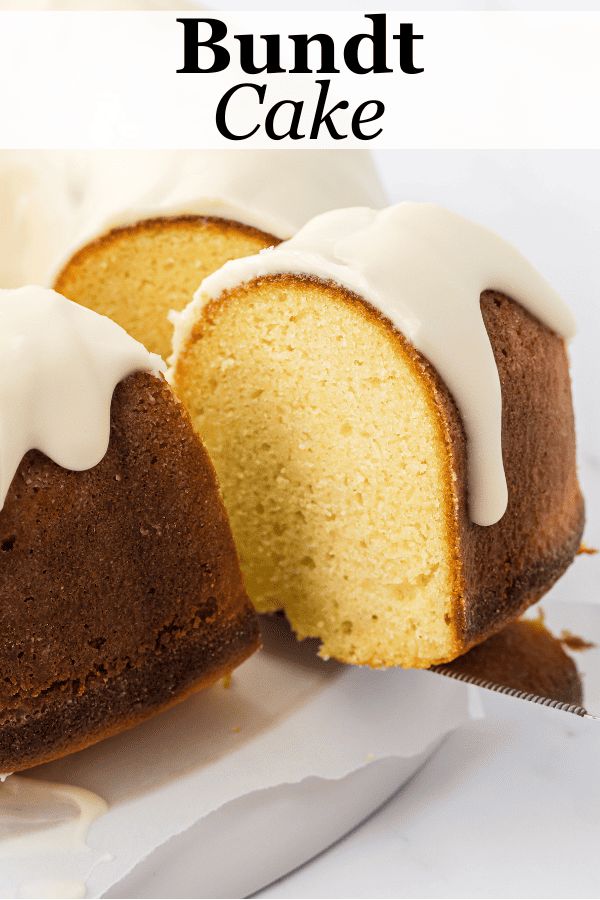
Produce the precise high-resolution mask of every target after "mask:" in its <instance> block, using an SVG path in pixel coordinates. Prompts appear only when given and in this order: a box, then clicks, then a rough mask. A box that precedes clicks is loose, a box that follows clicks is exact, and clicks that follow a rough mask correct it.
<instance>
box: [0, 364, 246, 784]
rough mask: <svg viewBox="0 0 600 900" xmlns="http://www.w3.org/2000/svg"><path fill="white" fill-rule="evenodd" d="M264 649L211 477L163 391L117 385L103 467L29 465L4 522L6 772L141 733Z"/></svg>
mask: <svg viewBox="0 0 600 900" xmlns="http://www.w3.org/2000/svg"><path fill="white" fill-rule="evenodd" d="M258 641H259V638H258V626H257V621H256V616H255V614H254V612H253V610H252V608H251V606H250V603H249V601H248V599H247V597H246V593H245V590H244V587H243V584H242V579H241V575H240V570H239V565H238V560H237V554H236V551H235V548H234V545H233V540H232V537H231V532H230V529H229V524H228V521H227V518H226V514H225V510H224V508H223V505H222V502H221V499H220V496H219V493H218V487H217V484H216V476H215V473H214V470H213V467H212V464H211V463H210V461H209V459H208V457H207V454H206V452H205V450H204V448H203V447H202V445H201V443H200V441H199V439H198V438H197V437H196V435H195V434H194V432H193V429H192V427H191V424H190V422H189V419H188V416H187V414H186V413H185V411H184V409H183V407H182V406H181V404H180V403H179V402H178V401H177V400H176V399H175V397H174V395H173V394H172V392H171V390H170V388H169V387H168V386H167V385H166V384H165V382H164V381H162V380H159V379H157V378H155V377H154V376H152V375H148V374H142V373H138V374H135V375H131V376H129V378H127V379H125V381H123V382H122V383H121V384H120V385H118V387H117V389H116V391H115V394H114V397H113V403H112V411H111V438H110V444H109V448H108V452H107V453H106V455H105V457H104V458H103V460H102V461H101V462H100V463H99V464H98V465H97V466H96V467H95V468H93V469H90V470H88V471H84V472H72V471H67V470H65V469H62V468H60V467H59V466H57V465H55V464H54V463H53V462H51V461H50V460H49V459H48V458H47V457H45V456H44V455H42V454H41V453H38V452H37V451H32V452H30V453H28V454H27V456H26V457H25V459H24V460H23V461H22V463H21V465H20V467H19V470H18V472H17V474H16V476H15V479H14V481H13V484H12V486H11V488H10V491H9V494H8V497H7V500H6V504H5V506H4V509H3V510H2V512H1V513H0V675H1V677H0V772H11V771H15V770H19V769H23V768H27V767H29V766H33V765H37V764H38V763H41V762H46V761H48V760H50V759H54V758H56V757H57V756H61V755H64V754H65V753H69V752H72V751H73V750H76V749H80V748H82V747H85V746H87V745H88V744H91V743H93V742H95V741H97V740H100V739H102V738H104V737H107V736H108V735H110V734H114V733H116V732H118V731H121V730H122V729H124V728H128V727H130V726H132V725H134V724H136V723H137V722H139V721H141V720H142V719H144V718H147V717H148V716H150V715H151V714H153V713H154V712H157V711H158V710H159V709H162V708H165V707H167V706H170V705H172V704H173V703H176V702H178V701H179V700H181V699H183V698H184V697H185V696H186V695H187V694H189V693H191V692H192V691H194V690H196V689H198V688H199V687H202V686H204V685H206V684H210V683H211V682H213V681H214V680H216V679H217V678H219V677H220V676H221V675H223V674H225V673H226V672H228V671H230V670H231V669H232V668H234V667H235V666H236V665H237V664H238V663H240V662H241V661H242V660H244V659H245V658H246V657H247V656H249V655H250V654H251V653H252V652H253V651H254V650H255V649H256V647H257V646H258Z"/></svg>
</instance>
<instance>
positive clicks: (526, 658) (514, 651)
mask: <svg viewBox="0 0 600 900" xmlns="http://www.w3.org/2000/svg"><path fill="white" fill-rule="evenodd" d="M444 671H446V672H452V673H454V675H455V676H456V677H461V676H464V677H466V678H467V679H469V678H476V679H478V680H479V681H489V682H491V683H493V684H495V685H502V686H503V687H506V688H509V689H513V690H517V691H521V692H523V693H524V694H533V695H534V696H536V697H546V698H547V699H549V700H560V701H561V702H562V703H568V704H572V705H573V706H579V707H581V705H582V704H583V685H582V683H581V676H580V675H579V672H578V671H577V666H576V665H575V662H574V660H573V659H572V658H571V657H570V656H569V654H568V653H566V652H565V650H564V648H563V644H562V642H561V640H560V639H559V638H557V637H555V636H554V635H553V634H552V633H551V632H550V631H548V629H547V628H546V626H545V625H544V620H543V618H542V617H539V618H536V619H519V620H518V621H517V622H511V623H510V624H509V625H507V626H506V627H505V628H503V629H502V631H500V632H498V634H494V635H492V637H490V638H488V639H487V641H484V642H483V644H479V646H477V647H473V648H472V649H471V650H469V652H468V653H465V654H464V656H459V657H458V659H455V660H454V662H452V663H449V664H448V665H447V666H444Z"/></svg>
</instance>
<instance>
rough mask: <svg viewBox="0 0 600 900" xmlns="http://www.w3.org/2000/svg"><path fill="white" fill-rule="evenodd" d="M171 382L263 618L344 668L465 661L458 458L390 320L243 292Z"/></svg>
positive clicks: (305, 298)
mask: <svg viewBox="0 0 600 900" xmlns="http://www.w3.org/2000/svg"><path fill="white" fill-rule="evenodd" d="M173 383H174V386H175V389H176V391H177V392H178V394H179V396H180V397H181V398H182V400H183V401H184V403H185V404H186V406H187V408H188V410H189V412H190V414H191V417H192V421H193V422H194V424H195V426H196V428H197V429H198V431H199V433H200V435H201V436H202V439H203V440H204V442H205V444H206V446H207V449H208V451H209V453H210V455H211V458H212V460H213V462H214V465H215V468H216V470H217V473H218V476H219V480H220V483H221V488H222V491H223V496H224V500H225V505H226V507H227V510H228V513H229V516H230V520H231V524H232V529H233V532H234V537H235V540H236V543H237V547H238V551H239V554H240V560H241V565H242V570H243V573H244V576H245V580H246V586H247V589H248V592H249V594H250V597H251V599H252V600H253V602H254V604H255V606H256V608H257V609H258V610H259V611H262V612H265V611H274V610H278V609H284V610H285V613H286V615H287V617H288V618H289V620H290V622H291V624H292V626H293V627H294V629H295V630H296V632H297V634H298V635H299V636H300V637H307V636H313V637H318V638H319V639H320V640H321V642H322V653H323V655H325V656H334V657H336V658H338V659H341V660H344V661H347V662H352V663H364V664H369V665H372V666H388V665H405V666H406V665H428V664H430V662H431V661H435V660H440V659H447V658H448V657H449V656H452V655H456V643H457V638H456V621H455V619H456V609H455V606H456V603H455V597H456V577H457V576H456V571H455V569H456V567H455V565H454V560H453V556H454V553H453V550H452V539H451V538H452V534H451V524H450V520H451V518H452V515H453V513H452V502H453V501H452V490H451V486H450V485H451V479H452V477H453V476H452V473H451V471H450V461H449V453H448V448H447V445H446V440H445V436H444V430H443V425H442V421H441V419H440V416H439V414H438V411H437V409H436V405H435V400H434V397H433V393H432V392H433V391H434V390H435V387H434V384H433V379H432V378H431V376H430V375H428V373H427V372H426V370H425V369H424V368H423V365H422V363H421V361H420V359H419V357H418V356H417V354H416V353H415V352H414V351H412V349H411V348H410V347H409V345H408V344H407V343H406V341H404V339H403V338H401V336H400V335H398V333H397V332H395V331H393V330H392V329H391V327H390V326H389V323H387V321H386V320H384V319H382V318H381V317H379V316H378V315H377V314H376V313H375V312H373V310H372V309H371V308H370V307H368V306H367V305H366V304H365V303H363V302H362V301H360V300H359V299H358V298H356V297H354V296H353V295H351V294H349V293H348V292H346V291H344V290H343V289H342V288H338V287H336V286H333V285H326V284H324V283H319V282H316V281H310V280H308V279H299V278H292V277H291V276H290V277H287V276H280V277H277V276H275V277H270V278H266V279H263V280H262V281H258V282H254V283H252V284H251V285H250V286H244V285H242V286H240V287H239V288H236V289H235V290H234V291H232V292H231V293H230V294H229V295H226V296H225V297H224V298H223V299H221V300H220V301H218V302H212V303H210V304H208V306H206V307H205V309H204V311H203V315H202V316H201V318H200V319H199V320H198V322H197V323H196V325H195V330H194V332H193V334H192V335H191V339H190V340H189V341H188V342H187V344H186V345H184V346H183V347H181V348H180V352H179V353H178V356H177V359H176V361H175V367H174V371H173Z"/></svg>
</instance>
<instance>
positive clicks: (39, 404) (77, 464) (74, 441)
mask: <svg viewBox="0 0 600 900" xmlns="http://www.w3.org/2000/svg"><path fill="white" fill-rule="evenodd" d="M140 370H141V371H148V372H152V373H154V374H158V373H159V372H162V371H164V364H163V362H162V360H161V359H160V357H158V356H156V355H155V354H153V353H149V352H148V351H147V350H146V348H145V347H144V346H143V345H142V344H140V343H139V342H138V341H135V340H134V339H133V338H132V337H130V336H129V335H128V334H127V332H126V331H124V330H123V329H122V328H121V327H120V326H119V325H117V324H116V323H115V322H113V321H111V320H110V319H108V318H106V317H105V316H99V315H98V314H97V313H95V312H92V311H91V310H88V309H86V308H85V307H83V306H79V305H78V304H76V303H71V301H69V300H66V299H65V298H64V297H61V295H60V294H57V293H56V292H55V291H50V290H46V289H45V288H40V287H34V286H30V287H23V288H19V289H17V290H0V509H1V508H2V506H3V505H4V501H5V499H6V494H7V492H8V489H9V487H10V484H11V482H12V480H13V477H14V475H15V472H16V471H17V468H18V466H19V463H20V462H21V460H22V458H23V456H24V455H25V454H26V453H27V451H28V450H32V449H36V450H41V451H42V452H43V453H45V454H46V455H47V456H49V457H50V459H52V460H54V462H56V463H58V465H60V466H63V467H64V468H66V469H74V470H82V469H90V468H92V467H93V466H95V465H97V464H98V463H99V462H100V460H101V459H102V457H103V456H104V454H105V453H106V450H107V448H108V441H109V437H110V406H111V400H112V395H113V391H114V389H115V387H116V386H117V384H118V383H119V382H120V381H122V379H123V378H125V377H126V376H127V375H130V374H131V373H132V372H136V371H140Z"/></svg>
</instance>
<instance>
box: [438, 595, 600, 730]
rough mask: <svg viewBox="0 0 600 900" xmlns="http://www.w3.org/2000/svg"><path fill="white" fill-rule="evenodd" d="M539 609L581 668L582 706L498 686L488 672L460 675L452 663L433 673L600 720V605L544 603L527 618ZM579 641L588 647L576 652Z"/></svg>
mask: <svg viewBox="0 0 600 900" xmlns="http://www.w3.org/2000/svg"><path fill="white" fill-rule="evenodd" d="M539 608H541V609H542V610H543V613H544V624H545V626H546V628H547V629H548V631H550V632H551V633H552V634H553V635H554V636H555V637H557V638H558V639H562V640H561V643H562V646H563V649H564V650H565V651H566V652H567V653H568V654H569V656H570V657H571V658H572V659H573V661H574V662H575V665H576V666H577V670H578V672H579V675H580V678H581V681H582V684H583V704H582V705H581V706H579V705H576V704H573V703H567V702H565V701H564V699H560V698H558V697H541V696H539V695H538V694H535V693H528V692H526V691H524V690H518V689H516V688H513V687H510V686H509V685H507V684H501V683H498V681H497V680H493V679H492V678H486V677H485V671H482V674H481V675H479V676H476V675H471V674H467V673H465V672H460V671H457V670H455V669H453V667H452V663H448V664H444V665H439V666H433V667H432V669H431V671H432V672H436V673H438V674H439V675H444V676H445V677H447V678H453V679H455V680H457V681H462V682H464V683H465V684H472V685H474V686H476V687H480V688H483V689H484V690H488V691H494V692H496V693H499V694H504V695H506V696H508V697H516V698H517V699H519V700H527V701H529V702H532V703H538V704H540V705H542V706H546V707H551V708H553V709H559V710H562V711H563V712H568V713H572V714H573V715H575V716H580V717H581V718H586V719H597V720H600V604H595V603H575V602H573V603H571V602H564V601H556V600H548V601H542V603H541V604H539V606H536V607H533V609H532V610H530V611H529V613H528V614H527V616H526V618H535V617H536V616H537V615H538V610H539ZM578 639H582V641H581V643H582V644H584V645H587V646H583V647H581V648H579V649H574V647H575V646H576V645H577V644H578V643H579V640H578ZM569 644H572V646H569Z"/></svg>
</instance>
